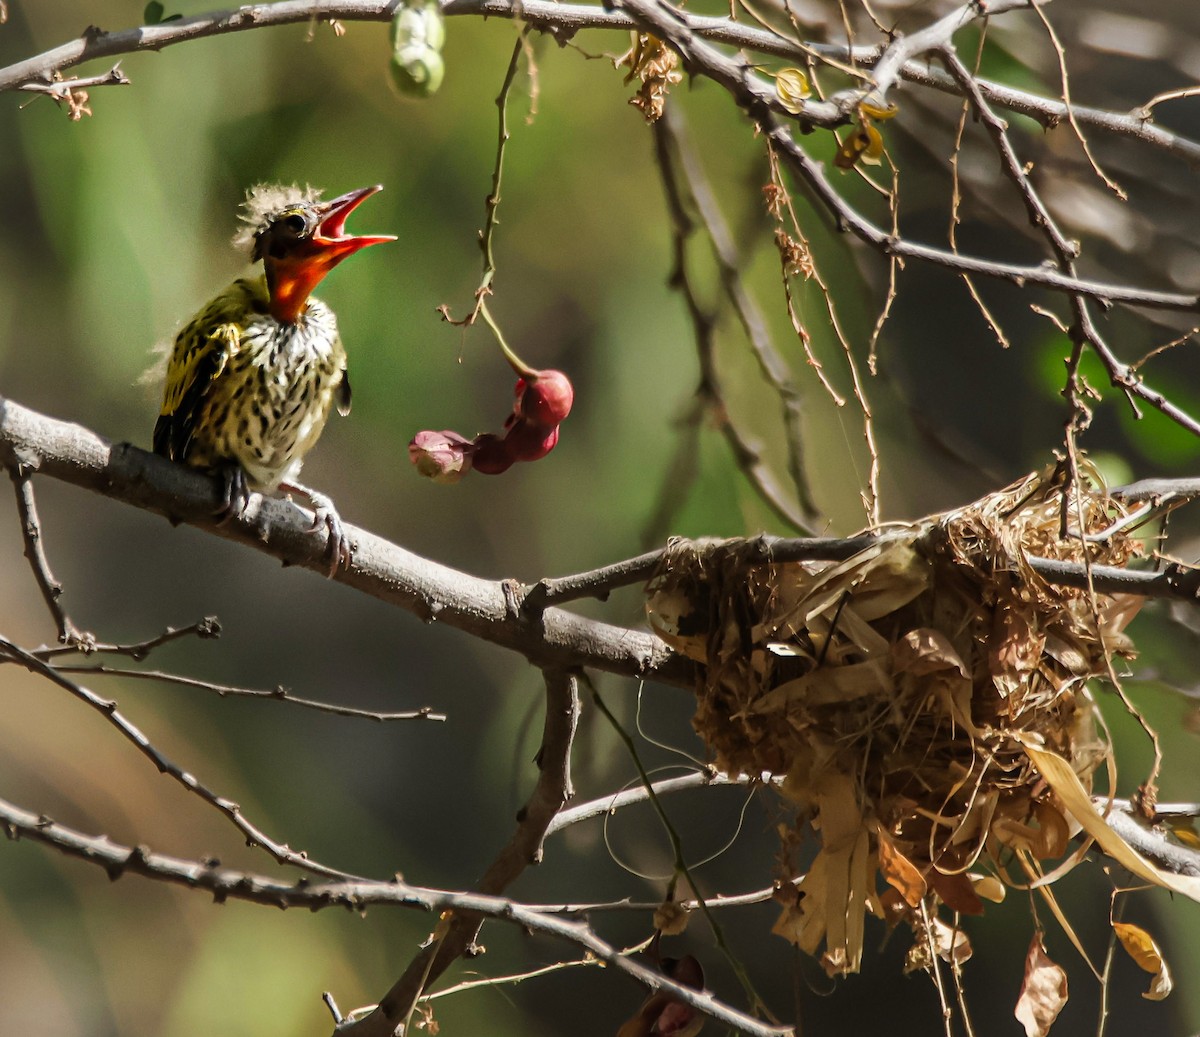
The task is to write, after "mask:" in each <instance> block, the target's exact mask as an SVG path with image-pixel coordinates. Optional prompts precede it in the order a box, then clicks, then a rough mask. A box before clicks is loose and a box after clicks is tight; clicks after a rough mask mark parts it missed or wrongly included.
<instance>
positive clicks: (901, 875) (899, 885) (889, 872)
mask: <svg viewBox="0 0 1200 1037" xmlns="http://www.w3.org/2000/svg"><path fill="white" fill-rule="evenodd" d="M876 834H877V836H878V838H879V873H880V874H881V875H882V876H883V878H884V881H886V882H887V884H888V885H889V886H891V887H892V888H893V889H895V890H896V892H897V893H899V894H900V895H901V896H902V897H903V898H904V902H905V903H906V904H908V906H909V907H916V906H917V905H918V904H919V903H920V902H921V899H922V898H923V897H924V896H925V890H926V885H925V880H924V879H923V878H922V877H921V873H920V872H919V871H918V870H917V868H916V866H915V865H914V864H913V862H912V861H910V860H909V859H908V858H907V857H905V856H904V854H902V853H901V852H900V851H899V850H897V849H896V847H895V844H894V843H893V842H892V840H891V839H890V838H889V837H888V835H887V833H886V832H884V831H882V830H880V831H879V832H878V833H876Z"/></svg>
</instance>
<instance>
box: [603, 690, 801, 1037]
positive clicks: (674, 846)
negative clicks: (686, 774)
mask: <svg viewBox="0 0 1200 1037" xmlns="http://www.w3.org/2000/svg"><path fill="white" fill-rule="evenodd" d="M589 690H590V691H591V694H592V702H593V703H594V704H595V706H596V708H597V709H599V710H600V712H601V713H603V714H604V718H605V719H606V720H607V721H608V722H609V724H611V725H612V728H613V730H614V731H615V732H616V734H617V737H618V738H619V739H620V740H621V742H622V743H623V744H624V746H625V749H626V751H627V752H628V753H629V755H630V757H631V759H632V760H633V764H634V766H635V767H636V768H637V772H638V776H639V777H640V778H641V781H642V787H643V788H645V789H646V792H647V798H648V800H649V802H650V804H651V805H652V806H653V807H654V811H655V813H656V814H657V815H658V818H659V821H660V822H661V823H662V825H663V828H664V829H665V831H666V833H667V838H668V840H670V843H671V852H672V854H673V856H674V867H675V873H676V876H677V877H681V878H683V879H684V881H685V882H687V885H688V888H689V889H691V890H692V891H693V892H695V893H696V894H697V905H698V907H699V910H700V913H701V914H702V915H703V916H704V920H705V921H706V922H707V923H708V926H709V928H710V929H711V930H712V934H713V938H714V939H715V940H716V943H717V946H718V947H719V948H720V950H721V953H722V954H724V956H725V960H726V961H727V962H728V963H729V965H730V967H731V968H732V969H733V972H734V975H735V976H736V977H737V980H738V983H739V984H740V985H741V987H742V990H743V991H745V994H746V996H747V997H748V998H749V1000H750V1008H751V1010H752V1011H753V1012H754V1013H755V1014H756V1015H762V1016H764V1017H765V1018H767V1019H769V1020H771V1022H778V1020H777V1019H776V1017H775V1015H774V1013H772V1012H771V1010H770V1009H769V1008H768V1007H767V1003H766V1002H765V1001H764V1000H763V999H762V997H760V996H759V994H758V991H757V990H755V989H754V984H753V983H752V982H751V980H750V974H749V972H747V970H746V967H745V965H744V964H743V963H742V962H741V960H740V959H739V958H738V957H737V955H736V954H735V953H734V952H733V949H732V947H731V946H730V945H729V943H728V942H727V941H726V939H725V933H724V930H723V929H722V928H721V925H720V923H719V922H718V921H717V919H716V918H715V917H714V915H713V914H712V913H711V912H710V911H709V910H708V907H707V905H706V904H705V900H704V897H701V896H700V895H699V890H700V886H699V884H698V883H697V882H696V880H695V879H694V878H693V876H692V873H691V869H690V868H689V866H688V863H687V860H686V859H685V858H684V855H683V843H682V841H681V840H680V838H679V833H678V831H676V829H675V826H674V825H673V824H672V823H671V819H670V817H669V816H668V815H667V812H666V810H665V809H664V808H663V805H662V804H661V803H660V802H659V800H658V796H657V795H656V794H655V791H654V786H653V783H652V782H651V781H650V776H649V775H648V774H647V773H646V768H645V767H644V766H643V764H642V760H641V757H640V756H639V754H638V751H637V746H636V745H635V744H634V741H633V738H632V737H630V735H629V732H628V731H626V730H625V728H623V727H622V726H621V724H620V722H619V721H618V720H617V718H616V717H615V716H614V715H613V714H612V712H611V711H610V710H609V708H608V707H607V706H606V705H605V704H604V700H603V699H602V698H601V697H600V694H599V692H598V691H597V690H596V687H595V685H594V684H593V685H590V686H589ZM674 885H675V883H674V880H672V882H671V890H670V893H671V894H673V892H674ZM669 895H670V894H669Z"/></svg>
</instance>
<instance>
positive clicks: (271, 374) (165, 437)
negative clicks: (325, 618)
mask: <svg viewBox="0 0 1200 1037" xmlns="http://www.w3.org/2000/svg"><path fill="white" fill-rule="evenodd" d="M379 190H382V188H381V187H380V186H378V185H376V186H374V187H363V188H360V189H359V190H357V191H351V192H350V193H349V194H344V195H342V196H341V197H339V198H334V199H333V200H332V201H322V200H321V198H320V195H319V194H318V193H317V192H315V191H313V190H312V189H311V188H307V189H301V188H296V187H270V186H260V187H255V188H252V189H251V190H250V192H249V193H248V195H247V197H246V203H245V211H244V212H243V214H242V220H243V221H244V223H245V227H244V228H243V230H242V231H241V232H240V233H239V234H238V235H237V237H235V238H234V244H235V245H239V246H241V247H244V248H248V249H249V250H250V255H251V260H252V261H253V262H258V261H260V260H261V261H262V265H263V272H262V274H260V275H259V276H258V277H244V278H240V279H239V280H237V281H234V282H233V284H231V285H230V286H229V287H228V288H226V289H225V290H224V291H223V292H221V293H220V294H219V295H217V296H216V298H214V299H213V300H212V301H211V302H209V303H208V305H207V306H205V307H204V308H203V309H202V310H200V312H199V313H198V314H197V315H196V316H195V317H193V318H192V320H191V321H190V322H189V323H188V324H187V325H186V326H185V327H184V329H183V330H182V331H181V332H180V333H179V335H178V336H177V337H176V339H175V344H174V346H173V347H172V349H171V355H170V357H169V359H168V362H167V376H166V384H165V386H164V388H163V400H162V407H161V409H160V412H159V417H158V422H157V424H156V425H155V426H154V452H155V453H156V454H161V455H162V456H163V457H168V458H171V459H172V460H175V461H182V462H184V463H185V464H189V465H192V466H193V467H196V468H204V469H207V470H210V471H213V472H216V473H219V474H220V475H221V476H222V479H223V480H224V488H223V499H222V503H221V506H220V508H218V509H217V514H218V515H220V516H221V520H222V521H227V520H228V519H230V518H233V517H235V516H237V515H239V514H241V512H242V510H243V509H244V508H245V506H246V504H247V502H248V500H249V498H250V491H251V490H257V491H259V492H260V493H264V494H269V493H274V492H275V491H276V490H282V491H284V492H291V493H299V494H302V495H304V496H305V497H307V498H308V500H309V501H310V502H311V504H312V506H313V510H314V513H315V514H314V519H313V526H312V528H313V531H314V532H315V531H317V530H319V529H320V528H321V527H322V526H324V527H325V528H326V529H328V531H329V539H328V550H329V555H330V569H329V574H330V575H331V576H332V575H333V574H334V573H335V572H336V571H337V568H338V566H339V565H344V566H346V567H349V565H350V545H349V542H348V541H347V539H346V536H345V532H344V530H343V528H342V522H341V519H340V518H339V517H338V513H337V509H336V508H334V506H333V502H332V501H331V500H330V499H329V498H328V497H327V496H325V495H324V494H321V493H317V492H316V491H315V490H311V489H309V488H308V487H306V486H302V485H301V484H300V483H298V482H297V481H296V478H297V476H298V475H299V474H300V467H301V465H302V464H303V462H304V457H305V455H306V454H307V453H308V452H309V450H311V449H312V447H313V445H314V444H315V443H316V441H317V440H318V439H319V438H320V436H321V432H322V431H323V430H324V428H325V422H326V420H328V418H329V411H330V408H331V407H332V406H333V404H334V402H335V401H336V403H337V408H338V413H340V414H347V413H349V411H350V382H349V380H348V379H347V377H346V351H345V349H344V348H343V347H342V340H341V336H340V335H339V334H338V327H337V318H336V317H334V315H333V311H332V310H330V308H329V307H328V306H326V305H325V304H324V303H323V302H321V301H320V300H319V299H314V298H313V297H312V295H311V293H312V291H313V289H314V288H316V286H317V285H318V284H319V283H320V282H321V280H322V279H323V278H324V277H325V275H326V274H328V273H329V271H330V270H332V269H333V268H334V267H335V266H337V264H338V263H340V262H341V261H342V260H343V259H345V258H346V257H347V256H352V255H353V254H354V253H355V252H357V251H359V250H360V249H362V248H365V247H366V246H367V245H377V244H380V243H382V242H385V241H395V240H396V239H395V237H394V236H393V235H351V234H347V233H346V232H345V226H346V217H347V216H349V215H350V213H351V212H352V211H353V210H354V209H355V208H356V207H357V206H358V205H359V203H360V202H362V201H363V200H364V199H366V198H368V197H370V196H371V195H373V194H374V193H375V192H376V191H379Z"/></svg>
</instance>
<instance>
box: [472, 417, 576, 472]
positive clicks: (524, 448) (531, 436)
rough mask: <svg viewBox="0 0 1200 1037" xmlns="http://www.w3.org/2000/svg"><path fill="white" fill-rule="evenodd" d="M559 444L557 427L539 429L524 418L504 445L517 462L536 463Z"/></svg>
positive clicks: (516, 425) (511, 432)
mask: <svg viewBox="0 0 1200 1037" xmlns="http://www.w3.org/2000/svg"><path fill="white" fill-rule="evenodd" d="M557 442H558V426H557V425H555V426H554V428H551V429H546V428H539V427H538V426H537V425H534V424H533V423H532V422H529V421H527V420H526V419H524V418H522V419H520V420H519V421H517V422H516V423H514V424H513V426H512V428H510V429H509V430H508V433H507V435H505V437H504V445H505V447H507V448H508V452H509V454H510V455H511V456H512V458H513V460H516V461H536V460H538V459H539V458H542V457H545V456H546V455H547V454H548V453H550V451H551V450H553V449H554V444H555V443H557ZM477 466H478V463H477Z"/></svg>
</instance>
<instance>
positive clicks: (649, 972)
mask: <svg viewBox="0 0 1200 1037" xmlns="http://www.w3.org/2000/svg"><path fill="white" fill-rule="evenodd" d="M0 825H2V826H3V829H4V832H5V834H6V835H7V836H8V838H10V839H33V840H35V841H37V842H40V843H44V844H46V845H48V846H51V847H53V848H54V849H56V850H58V851H59V852H60V853H64V854H67V855H68V856H71V857H77V858H79V859H82V860H85V861H88V862H89V863H92V864H95V865H97V866H99V867H101V868H103V869H104V870H105V871H106V872H107V874H108V876H109V878H111V879H114V880H115V879H118V878H120V877H121V876H123V875H125V874H135V875H143V876H146V877H147V878H151V879H156V880H158V881H161V882H170V883H174V884H177V885H182V886H185V887H187V888H190V889H199V890H205V891H207V892H209V893H210V894H211V895H212V896H213V897H214V899H216V900H217V901H224V900H245V901H249V902H251V903H257V904H264V905H267V906H270V907H275V908H288V907H303V908H306V909H307V910H311V911H317V910H321V909H324V908H327V907H343V908H346V909H347V910H350V911H355V912H360V911H362V910H363V909H364V908H366V907H369V906H371V905H373V904H391V905H395V906H398V907H405V908H409V909H413V910H419V911H424V912H432V913H436V912H442V911H453V912H456V913H473V914H477V915H482V916H485V917H488V918H494V919H495V920H497V921H501V922H507V923H508V924H510V925H515V926H519V927H521V928H523V929H527V930H529V931H531V932H536V933H542V934H545V935H547V936H551V937H553V938H555V939H558V940H562V941H564V942H566V943H570V944H573V945H574V946H577V947H579V948H581V949H582V950H584V951H587V952H589V953H591V954H593V955H594V956H595V957H596V958H598V959H599V960H600V961H602V962H604V963H605V964H606V965H609V966H611V967H612V968H613V969H614V970H616V971H618V972H623V973H624V974H625V975H627V976H629V977H631V978H632V979H634V980H635V981H637V982H638V983H640V984H642V985H643V986H644V987H646V988H647V989H648V990H651V991H657V990H665V991H668V992H669V993H670V995H671V997H672V998H673V999H675V1000H677V1001H681V1002H683V1003H684V1004H686V1005H691V1006H692V1007H694V1008H696V1009H698V1010H699V1011H701V1012H703V1013H704V1014H705V1015H707V1016H708V1017H709V1018H711V1019H714V1020H716V1021H717V1022H719V1023H722V1024H724V1025H725V1026H727V1027H729V1028H730V1029H731V1030H733V1031H734V1032H736V1033H740V1034H744V1035H745V1037H794V1031H793V1030H792V1029H791V1028H790V1027H778V1026H767V1025H764V1024H763V1023H761V1022H759V1021H758V1020H757V1019H752V1018H751V1017H750V1016H748V1015H745V1014H744V1013H742V1012H739V1011H737V1010H736V1009H733V1008H730V1007H729V1006H728V1005H725V1004H722V1003H721V1002H720V1001H717V1000H716V999H714V998H713V997H712V996H710V995H708V994H705V993H702V992H700V991H698V990H694V989H692V988H691V987H687V986H684V985H683V984H680V983H676V982H674V981H673V980H671V979H669V978H667V977H666V976H664V975H663V974H662V973H661V972H660V971H658V970H657V969H653V968H649V967H647V966H645V965H642V964H641V963H640V962H638V961H636V960H635V959H633V958H630V957H628V956H627V955H625V954H624V952H623V951H622V950H621V949H620V948H617V947H614V946H613V945H611V944H609V943H607V942H606V941H604V940H602V939H601V938H600V937H599V936H597V935H596V934H595V932H593V931H592V930H591V929H590V928H589V927H588V926H587V925H585V924H583V923H581V922H575V921H572V920H570V919H566V918H560V917H558V916H556V915H554V914H546V913H543V912H540V911H538V910H536V909H535V908H530V907H529V906H527V905H524V904H520V903H517V902H516V901H513V900H509V899H507V898H505V897H496V896H485V895H483V894H479V893H455V892H449V891H445V890H437V889H427V888H423V887H420V886H410V885H409V884H408V883H406V882H404V881H402V880H400V879H399V878H395V879H392V880H389V881H387V882H378V881H371V880H367V879H363V880H356V881H325V882H313V881H311V880H309V881H301V882H297V883H287V882H281V881H279V880H278V879H275V878H271V877H268V876H265V875H258V874H254V873H252V872H244V871H237V870H234V869H231V868H221V867H213V866H212V865H211V863H205V862H202V861H192V860H186V859H181V858H178V857H169V856H166V855H165V854H159V853H154V852H152V851H150V850H148V849H146V848H144V847H129V846H122V845H120V844H119V843H114V842H112V841H111V840H109V839H108V838H107V837H106V836H90V835H85V834H83V833H81V832H79V831H77V830H75V829H72V828H68V827H67V826H65V825H60V824H58V823H57V822H55V821H52V820H51V819H50V818H48V817H45V816H44V815H38V814H34V813H31V812H30V811H28V810H23V809H21V808H20V807H18V806H15V805H14V804H12V803H9V802H7V801H5V800H3V799H0ZM356 1025H358V1024H357V1023H353V1024H351V1023H349V1022H347V1024H345V1025H343V1026H340V1027H339V1028H338V1030H337V1033H338V1034H339V1037H342V1035H344V1034H346V1033H348V1032H351V1026H356ZM353 1032H354V1033H355V1037H362V1035H363V1033H364V1032H365V1031H363V1030H354V1031H353ZM379 1032H380V1033H386V1037H392V1035H391V1033H390V1032H387V1031H379Z"/></svg>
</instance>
